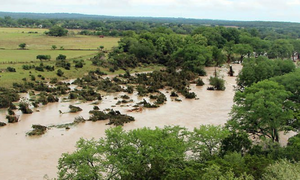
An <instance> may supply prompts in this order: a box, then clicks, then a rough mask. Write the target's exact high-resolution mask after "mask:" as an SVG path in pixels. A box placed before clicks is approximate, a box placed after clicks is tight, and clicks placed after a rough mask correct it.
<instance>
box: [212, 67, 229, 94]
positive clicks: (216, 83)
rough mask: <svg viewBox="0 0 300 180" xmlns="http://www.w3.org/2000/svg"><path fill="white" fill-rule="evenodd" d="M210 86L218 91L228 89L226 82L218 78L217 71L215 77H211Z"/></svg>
mask: <svg viewBox="0 0 300 180" xmlns="http://www.w3.org/2000/svg"><path fill="white" fill-rule="evenodd" d="M209 84H210V85H212V86H213V88H214V89H216V90H221V91H224V90H225V89H226V87H225V80H224V79H222V78H221V77H219V76H218V73H217V71H215V76H210V78H209Z"/></svg>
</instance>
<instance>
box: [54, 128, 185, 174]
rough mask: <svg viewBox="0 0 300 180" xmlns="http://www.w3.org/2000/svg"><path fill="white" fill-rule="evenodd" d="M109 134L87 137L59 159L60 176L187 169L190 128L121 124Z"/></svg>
mask: <svg viewBox="0 0 300 180" xmlns="http://www.w3.org/2000/svg"><path fill="white" fill-rule="evenodd" d="M105 133H106V137H105V138H101V139H99V140H98V141H96V140H90V141H88V140H83V139H81V140H80V141H79V142H78V143H77V151H75V152H74V153H72V154H67V153H64V154H63V155H62V157H61V158H60V159H59V165H58V170H59V172H58V175H59V179H163V178H164V177H166V176H167V175H168V174H169V173H170V172H172V169H179V168H183V169H184V163H183V162H184V160H185V155H186V154H185V152H186V151H187V147H188V143H187V142H186V141H185V138H187V136H186V130H185V129H184V128H180V127H165V128H163V129H159V128H155V129H153V130H152V129H150V128H142V129H135V130H131V131H128V132H125V131H124V130H123V129H122V128H121V127H120V126H119V127H116V128H112V129H109V130H106V131H105Z"/></svg>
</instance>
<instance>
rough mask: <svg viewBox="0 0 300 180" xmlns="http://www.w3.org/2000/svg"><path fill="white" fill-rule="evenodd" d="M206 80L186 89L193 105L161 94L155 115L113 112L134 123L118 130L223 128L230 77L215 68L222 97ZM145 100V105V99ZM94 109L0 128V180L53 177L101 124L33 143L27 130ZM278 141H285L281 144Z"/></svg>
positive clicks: (55, 111)
mask: <svg viewBox="0 0 300 180" xmlns="http://www.w3.org/2000/svg"><path fill="white" fill-rule="evenodd" d="M240 69H241V65H236V64H235V65H233V70H234V71H235V72H236V73H235V74H237V72H239V70H240ZM206 71H207V75H208V76H206V77H203V78H202V79H203V81H204V82H205V83H206V85H204V86H202V87H196V86H195V85H191V90H192V91H193V92H195V93H196V94H197V97H198V98H199V100H194V99H193V100H187V99H184V97H182V96H180V98H181V99H182V102H177V101H174V100H172V98H170V92H167V90H163V91H162V92H163V93H164V94H165V95H166V96H167V98H168V101H167V102H166V104H164V105H162V106H161V107H159V108H157V109H144V110H143V111H142V112H127V111H128V110H129V109H132V107H120V106H116V107H113V109H114V110H119V111H120V112H121V113H126V114H128V115H131V116H133V117H135V121H134V122H131V123H128V124H125V125H124V129H126V130H130V129H134V128H140V127H145V126H146V127H151V128H153V127H155V126H158V127H164V126H165V125H179V126H185V127H187V128H189V129H193V128H194V127H198V126H199V125H201V124H214V125H219V124H221V125H222V124H224V123H225V122H226V120H227V119H228V117H229V116H228V113H229V112H230V109H231V107H232V104H233V96H234V91H233V86H234V85H235V77H229V76H228V75H227V71H228V69H226V68H218V71H220V74H222V75H223V76H224V79H225V80H226V90H225V91H208V90H206V88H207V87H208V78H209V76H211V75H213V72H214V68H206ZM123 94H124V93H115V94H107V95H105V97H104V98H103V100H102V101H101V102H100V104H99V105H98V106H99V108H100V109H101V110H103V109H105V108H112V107H111V106H112V105H115V104H116V102H117V101H118V100H120V98H118V100H115V99H114V98H115V97H120V96H121V95H123ZM130 97H131V98H132V99H133V100H134V102H133V103H131V104H129V105H134V104H135V103H137V102H139V101H141V100H143V98H142V97H137V95H136V94H134V95H132V96H130ZM147 100H149V99H147ZM70 104H72V105H76V106H80V107H81V108H82V109H83V111H81V112H80V113H75V114H71V113H63V114H60V113H59V110H61V111H62V112H68V111H69V108H68V107H69V105H70ZM93 106H94V105H92V104H91V102H89V103H79V102H77V101H71V102H59V103H50V104H48V105H46V106H41V107H39V108H38V110H39V112H34V113H33V114H30V115H22V114H21V113H20V112H17V113H18V114H20V122H18V123H14V124H7V125H6V126H4V127H1V128H0V139H1V146H0V179H6V180H10V179H12V180H14V179H16V180H22V179H24V180H29V179H30V180H31V179H32V180H35V179H43V177H44V176H45V175H47V176H48V177H50V178H55V177H56V173H57V167H56V166H57V164H58V163H57V162H58V159H59V158H60V157H61V154H62V153H64V152H72V151H74V150H75V144H76V141H78V140H79V138H81V137H83V138H86V139H91V138H96V139H97V138H100V137H103V136H104V132H105V129H107V128H109V127H110V126H107V125H105V124H106V123H107V121H98V122H85V123H81V124H79V125H77V126H74V127H71V129H69V130H65V129H57V128H51V129H50V130H48V131H47V133H46V134H44V135H42V136H39V137H29V136H26V133H27V132H28V131H30V130H31V126H32V124H41V125H47V126H48V125H55V124H63V123H69V122H73V120H74V118H75V117H77V116H82V117H84V118H88V117H89V113H88V112H89V111H90V110H92V108H93ZM0 121H2V122H7V121H6V119H5V110H3V109H2V110H0ZM282 141H286V138H283V139H282Z"/></svg>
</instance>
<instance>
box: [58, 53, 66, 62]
mask: <svg viewBox="0 0 300 180" xmlns="http://www.w3.org/2000/svg"><path fill="white" fill-rule="evenodd" d="M66 58H67V56H66V55H63V54H59V55H58V56H57V57H56V60H61V61H64V60H66Z"/></svg>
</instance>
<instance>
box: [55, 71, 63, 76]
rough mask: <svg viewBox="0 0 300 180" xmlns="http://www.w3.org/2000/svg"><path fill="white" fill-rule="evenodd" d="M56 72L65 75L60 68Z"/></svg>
mask: <svg viewBox="0 0 300 180" xmlns="http://www.w3.org/2000/svg"><path fill="white" fill-rule="evenodd" d="M56 74H57V75H58V76H59V77H61V76H63V75H64V72H63V71H62V70H61V69H58V70H57V73H56Z"/></svg>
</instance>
